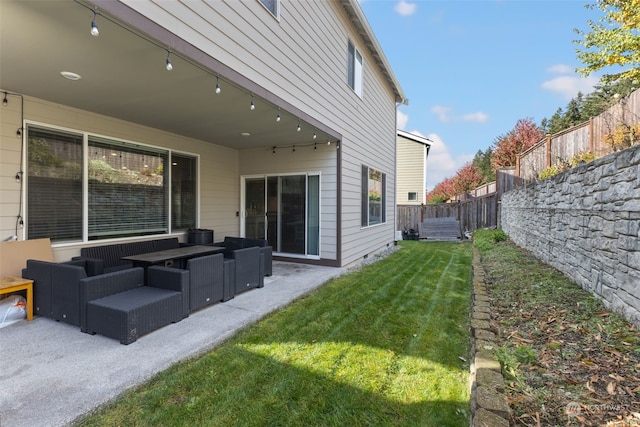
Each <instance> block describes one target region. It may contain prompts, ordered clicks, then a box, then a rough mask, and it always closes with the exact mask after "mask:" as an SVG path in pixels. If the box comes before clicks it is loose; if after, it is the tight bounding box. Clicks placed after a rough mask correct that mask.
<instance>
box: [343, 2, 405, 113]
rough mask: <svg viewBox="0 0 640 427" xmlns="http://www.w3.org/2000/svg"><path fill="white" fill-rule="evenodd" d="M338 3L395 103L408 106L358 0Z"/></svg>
mask: <svg viewBox="0 0 640 427" xmlns="http://www.w3.org/2000/svg"><path fill="white" fill-rule="evenodd" d="M338 1H339V2H340V4H342V7H343V8H344V10H345V11H346V12H347V16H348V17H349V19H350V20H351V23H352V24H353V25H354V26H355V27H356V29H357V30H358V34H359V35H360V37H361V38H362V41H363V42H364V44H365V46H366V47H367V49H369V53H371V56H373V59H375V61H376V64H377V65H378V67H379V68H380V71H382V74H383V75H384V76H385V78H386V80H387V82H388V83H389V84H390V85H391V88H392V89H393V91H394V93H395V95H396V102H398V103H400V104H404V105H408V104H409V99H407V97H406V95H405V94H404V92H403V91H402V88H401V87H400V83H398V80H397V79H396V76H395V75H394V74H393V70H392V69H391V65H389V61H387V58H386V56H385V55H384V52H383V51H382V47H381V46H380V44H379V43H378V39H377V38H376V36H375V34H374V33H373V30H372V29H371V27H370V26H369V22H368V21H367V18H366V17H365V16H364V13H363V12H362V9H361V8H360V4H359V3H358V0H338Z"/></svg>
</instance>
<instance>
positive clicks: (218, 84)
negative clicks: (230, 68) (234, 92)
mask: <svg viewBox="0 0 640 427" xmlns="http://www.w3.org/2000/svg"><path fill="white" fill-rule="evenodd" d="M220 92H222V89H221V88H220V76H216V93H220Z"/></svg>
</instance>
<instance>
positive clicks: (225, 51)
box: [124, 0, 396, 264]
mask: <svg viewBox="0 0 640 427" xmlns="http://www.w3.org/2000/svg"><path fill="white" fill-rule="evenodd" d="M124 3H126V4H127V5H129V6H130V7H131V8H133V9H135V10H137V11H139V12H140V13H142V14H144V15H145V16H147V17H148V18H150V19H152V20H154V21H155V22H157V23H158V24H160V25H162V26H164V27H165V28H167V29H169V30H170V31H172V32H173V33H175V34H177V35H178V36H180V37H182V38H183V39H185V40H187V41H189V42H190V43H191V44H193V45H195V46H196V47H198V48H199V49H201V50H203V51H204V52H207V53H208V54H210V55H211V56H212V57H214V58H216V59H217V60H219V61H220V62H222V63H223V64H225V65H227V66H229V67H231V68H233V69H234V70H235V71H237V72H239V73H240V74H242V75H244V76H246V77H248V78H250V79H251V80H253V81H254V82H255V83H257V84H259V85H260V86H262V87H264V88H265V89H267V90H269V91H271V92H273V93H274V94H275V95H277V96H279V97H281V98H282V99H284V100H285V101H287V102H289V103H291V104H292V105H295V106H296V107H297V108H299V109H301V110H302V111H304V112H305V113H307V114H309V115H311V116H313V117H315V118H316V119H318V120H320V121H322V122H323V123H325V124H326V125H328V126H330V127H331V128H333V129H336V130H337V131H339V132H340V133H341V134H342V135H343V140H342V142H341V144H340V150H342V179H343V181H342V188H341V189H338V191H341V192H342V203H343V206H342V213H341V214H342V221H343V222H342V229H341V230H337V229H336V230H335V233H336V234H337V233H341V234H342V245H343V246H342V264H349V263H351V262H354V261H357V260H358V259H359V258H361V257H362V256H363V255H365V254H369V253H373V252H376V251H378V250H380V249H382V248H384V247H386V246H387V245H389V244H392V243H393V240H394V238H395V234H394V228H395V226H394V224H395V203H396V200H395V187H396V183H395V177H394V175H395V172H394V171H395V138H396V123H395V117H396V108H395V107H396V106H395V96H394V94H393V91H392V90H391V88H390V86H389V84H388V83H386V81H385V80H384V78H383V76H382V73H381V72H380V70H379V69H378V68H377V66H376V65H375V62H374V60H373V58H372V57H371V55H370V54H369V52H368V51H367V49H366V47H365V46H364V45H363V43H362V41H361V39H360V38H359V36H358V35H357V31H356V29H355V28H353V26H352V24H351V22H350V21H348V19H347V18H346V15H345V13H344V11H343V10H342V9H341V7H340V5H339V4H338V3H336V2H333V1H282V2H281V3H280V19H279V20H276V19H274V18H273V16H272V15H271V14H270V13H269V12H268V11H266V10H265V9H264V7H262V5H261V4H260V2H259V1H257V0H255V1H251V0H248V1H228V2H226V1H217V2H212V3H205V2H178V1H172V2H152V1H142V0H135V1H132V0H127V1H124ZM348 40H351V41H352V42H353V43H354V45H355V46H356V48H358V49H359V50H360V52H361V53H362V55H363V68H364V75H363V96H362V98H360V97H358V96H357V95H356V94H355V93H354V92H353V90H351V88H350V87H349V86H348V85H347V79H346V75H347V63H346V56H347V54H346V52H347V42H348ZM363 164H365V165H367V166H370V167H373V168H375V169H377V170H380V171H382V172H384V173H386V174H387V189H386V190H387V222H386V223H385V224H381V225H378V226H374V227H368V228H366V229H362V228H361V226H360V192H361V178H360V170H361V167H362V165H363ZM246 172H247V173H251V172H252V171H248V170H247V171H246ZM323 200H324V197H323ZM323 209H324V207H323ZM329 209H330V207H328V209H327V211H329ZM323 224H324V225H325V226H327V227H329V225H328V224H326V223H323ZM327 237H328V236H327ZM333 238H334V239H336V236H333Z"/></svg>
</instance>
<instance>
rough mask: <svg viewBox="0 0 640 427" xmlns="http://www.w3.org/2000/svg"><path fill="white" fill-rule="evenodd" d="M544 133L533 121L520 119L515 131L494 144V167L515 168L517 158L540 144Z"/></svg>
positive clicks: (500, 137) (501, 137)
mask: <svg viewBox="0 0 640 427" xmlns="http://www.w3.org/2000/svg"><path fill="white" fill-rule="evenodd" d="M542 138H544V132H543V131H542V130H540V128H539V127H538V125H536V124H535V123H534V121H533V119H530V118H527V119H520V120H518V122H517V123H516V126H515V128H513V130H511V131H509V132H507V134H506V135H502V136H499V137H498V138H496V140H495V142H494V143H493V147H494V149H493V167H494V168H495V169H497V168H499V167H504V166H515V164H516V156H517V155H518V154H520V153H522V152H523V151H525V150H527V149H528V148H530V147H532V146H533V145H535V144H536V143H537V142H540V141H541V140H542Z"/></svg>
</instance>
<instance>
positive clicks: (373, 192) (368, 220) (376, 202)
mask: <svg viewBox="0 0 640 427" xmlns="http://www.w3.org/2000/svg"><path fill="white" fill-rule="evenodd" d="M386 182H387V176H386V174H384V173H382V172H380V171H377V170H375V169H371V168H369V167H367V166H362V226H363V227H366V226H369V225H375V224H381V223H383V222H385V221H386V220H387V218H386V212H385V206H386V199H387V194H386Z"/></svg>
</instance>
